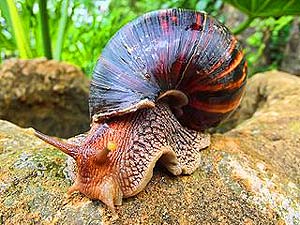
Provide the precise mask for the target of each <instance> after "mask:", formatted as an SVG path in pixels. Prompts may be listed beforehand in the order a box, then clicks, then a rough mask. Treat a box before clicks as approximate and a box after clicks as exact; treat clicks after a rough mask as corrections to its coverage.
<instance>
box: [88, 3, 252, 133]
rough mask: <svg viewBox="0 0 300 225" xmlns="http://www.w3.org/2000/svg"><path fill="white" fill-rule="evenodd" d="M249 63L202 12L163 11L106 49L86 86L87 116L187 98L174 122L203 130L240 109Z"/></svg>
mask: <svg viewBox="0 0 300 225" xmlns="http://www.w3.org/2000/svg"><path fill="white" fill-rule="evenodd" d="M246 74H247V63H246V61H245V58H244V55H243V53H242V51H241V49H240V47H239V43H238V41H237V40H236V39H235V37H234V36H233V35H231V34H230V32H229V30H228V29H227V28H226V27H225V26H224V25H222V24H221V23H219V22H218V21H217V20H216V19H214V18H212V17H210V16H208V15H207V14H205V13H201V12H196V11H193V10H184V9H167V10H159V11H154V12H150V13H147V14H145V15H143V16H141V17H139V18H137V19H136V20H134V21H132V22H130V23H128V24H127V25H125V26H124V27H123V28H121V29H120V30H119V31H118V32H117V33H116V34H115V35H114V37H113V38H112V39H111V40H110V41H109V43H108V44H107V45H106V47H105V48H104V50H103V52H102V54H101V57H100V58H99V60H98V62H97V64H96V66H95V69H94V72H93V78H92V81H91V86H90V99H89V105H90V113H91V116H92V117H93V119H103V118H108V117H112V116H116V115H120V114H124V113H127V112H130V111H135V110H137V109H139V108H140V107H153V106H154V105H155V101H156V99H157V98H158V96H160V95H161V94H163V93H165V92H166V91H168V90H173V89H175V90H179V91H181V92H183V93H184V94H185V95H186V96H187V97H188V100H189V101H188V104H187V105H185V106H183V107H182V112H183V113H182V114H181V116H180V117H179V118H178V120H179V121H180V122H181V123H182V124H183V125H186V126H188V127H190V128H192V129H196V130H201V129H205V128H207V127H211V126H215V125H217V124H219V123H220V122H221V121H222V120H223V119H224V118H226V117H227V116H228V115H229V114H230V113H231V112H232V111H234V110H235V108H236V107H237V106H238V104H239V102H240V99H241V96H242V94H243V91H244V87H245V84H246V77H247V75H246Z"/></svg>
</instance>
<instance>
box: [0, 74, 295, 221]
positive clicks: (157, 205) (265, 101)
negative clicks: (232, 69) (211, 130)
mask: <svg viewBox="0 0 300 225" xmlns="http://www.w3.org/2000/svg"><path fill="white" fill-rule="evenodd" d="M248 84H249V85H248V88H247V92H246V95H245V99H244V101H243V103H242V106H241V107H240V112H239V113H237V114H236V115H235V120H234V121H238V122H235V123H236V124H237V123H239V124H238V125H237V126H235V127H234V128H233V129H231V130H228V131H227V132H225V133H223V134H220V133H219V134H214V135H213V137H212V145H211V147H210V148H208V149H206V150H203V152H202V162H201V165H200V168H199V169H198V170H197V171H196V172H195V173H194V174H192V175H191V176H180V177H174V176H172V175H170V174H169V173H168V172H166V170H164V169H163V168H159V167H157V168H155V171H154V175H153V178H152V179H151V181H150V183H149V184H148V185H147V187H146V188H145V190H143V191H142V192H141V193H139V194H138V195H137V196H134V197H131V198H128V199H125V200H124V202H123V205H122V206H119V207H117V210H116V211H117V213H118V216H119V218H118V219H115V218H113V215H112V213H111V212H110V211H109V210H108V209H107V208H106V207H105V206H104V205H103V204H102V203H101V202H99V201H92V200H90V199H88V198H86V197H84V196H82V195H81V194H79V193H78V194H73V195H72V196H67V195H66V191H67V189H68V187H69V186H70V180H69V179H67V178H66V172H65V171H66V169H65V168H66V156H65V155H64V154H63V153H61V152H59V151H58V150H55V149H54V148H52V147H51V146H49V145H47V144H45V143H43V142H42V141H40V140H38V139H36V138H35V137H34V136H33V135H32V132H31V130H28V129H22V128H19V127H17V126H15V125H13V124H11V123H9V122H6V121H0V193H1V195H0V223H2V224H24V223H26V224H247V225H248V224H264V225H268V224H278V225H279V224H280V225H281V224H289V225H297V224H300V188H299V187H300V110H299V109H300V89H299V87H300V78H299V77H296V76H292V75H289V74H286V73H282V72H276V71H274V72H267V73H264V74H257V75H255V76H254V77H252V78H251V80H249V82H248ZM238 115H239V116H238ZM234 121H233V122H234Z"/></svg>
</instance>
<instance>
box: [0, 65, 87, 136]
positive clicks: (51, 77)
mask: <svg viewBox="0 0 300 225" xmlns="http://www.w3.org/2000/svg"><path fill="white" fill-rule="evenodd" d="M0 87H1V89H0V119H4V120H8V121H11V122H13V123H15V124H18V125H19V126H21V127H35V128H36V129H38V130H40V131H42V132H44V133H47V134H49V135H55V136H60V137H70V136H74V135H75V134H78V133H81V132H83V131H86V130H87V129H88V128H89V112H88V93H89V88H88V87H89V81H88V79H87V77H85V76H84V74H83V73H82V72H81V71H80V70H79V69H78V68H77V67H75V66H72V65H69V64H66V63H63V62H57V61H55V60H46V59H32V60H20V59H10V60H7V61H5V62H4V63H3V64H2V65H1V68H0Z"/></svg>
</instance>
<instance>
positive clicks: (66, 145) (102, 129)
mask: <svg viewBox="0 0 300 225" xmlns="http://www.w3.org/2000/svg"><path fill="white" fill-rule="evenodd" d="M35 135H36V136H37V137H39V138H40V139H42V140H44V141H45V142H47V143H49V144H51V145H53V146H55V147H57V148H58V149H60V150H61V151H62V152H64V153H66V154H67V155H69V156H71V157H72V158H74V159H75V161H76V165H77V177H76V180H75V183H74V184H73V186H71V188H70V189H69V192H68V193H73V192H75V191H79V192H81V193H83V194H85V195H86V196H88V197H89V198H92V199H99V200H101V201H102V202H104V203H105V204H106V205H108V206H109V207H110V208H111V209H112V210H113V209H114V205H120V204H121V203H122V197H123V194H122V191H121V189H120V184H119V177H118V174H116V173H114V163H113V160H112V159H109V158H110V157H111V155H112V154H111V153H112V152H113V151H116V150H117V149H118V148H119V146H118V140H116V137H115V134H114V130H113V129H112V128H111V127H110V126H109V125H107V124H106V123H104V124H100V123H94V124H93V125H92V127H91V130H90V131H89V134H88V135H87V136H86V137H85V139H84V140H83V141H82V142H81V143H79V144H76V143H71V142H67V141H63V140H60V139H58V138H55V137H50V136H47V135H45V134H43V133H41V132H39V131H35Z"/></svg>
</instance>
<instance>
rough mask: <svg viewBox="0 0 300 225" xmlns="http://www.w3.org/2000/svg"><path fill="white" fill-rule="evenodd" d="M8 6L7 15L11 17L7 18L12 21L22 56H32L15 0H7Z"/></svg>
mask: <svg viewBox="0 0 300 225" xmlns="http://www.w3.org/2000/svg"><path fill="white" fill-rule="evenodd" d="M6 7H7V11H8V12H9V13H8V15H7V16H8V17H9V18H8V19H7V20H8V21H10V22H11V26H12V30H13V33H14V38H15V40H16V44H17V46H18V50H19V52H20V57H21V58H30V57H31V55H32V54H31V51H30V48H29V41H28V40H27V38H26V35H25V30H24V26H23V24H22V21H21V18H20V16H19V14H18V10H17V7H16V5H15V2H14V0H6Z"/></svg>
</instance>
